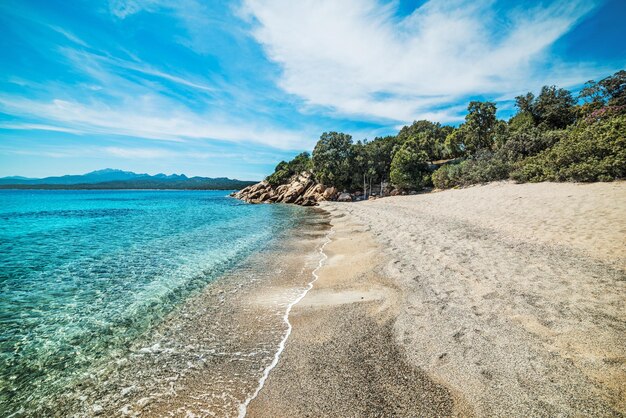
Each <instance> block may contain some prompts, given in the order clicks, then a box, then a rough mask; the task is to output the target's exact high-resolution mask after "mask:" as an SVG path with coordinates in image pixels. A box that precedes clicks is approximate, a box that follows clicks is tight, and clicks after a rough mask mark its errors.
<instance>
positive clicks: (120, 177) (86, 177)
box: [0, 168, 255, 190]
mask: <svg viewBox="0 0 626 418" xmlns="http://www.w3.org/2000/svg"><path fill="white" fill-rule="evenodd" d="M254 183H255V182H253V181H245V180H238V179H230V178H228V177H216V178H213V177H199V176H194V177H187V176H186V175H185V174H169V175H168V174H164V173H158V174H155V175H150V174H146V173H134V172H132V171H123V170H118V169H113V168H105V169H101V170H95V171H91V172H89V173H85V174H67V175H63V176H50V177H44V178H28V177H22V176H9V177H2V178H0V188H2V189H9V188H15V189H109V188H110V189H192V190H209V189H214V190H233V189H240V188H243V187H246V186H248V185H251V184H254Z"/></svg>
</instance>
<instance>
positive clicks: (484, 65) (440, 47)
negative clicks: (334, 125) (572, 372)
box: [241, 0, 598, 121]
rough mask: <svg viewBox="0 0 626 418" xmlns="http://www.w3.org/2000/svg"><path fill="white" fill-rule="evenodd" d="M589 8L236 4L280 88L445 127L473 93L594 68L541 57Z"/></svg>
mask: <svg viewBox="0 0 626 418" xmlns="http://www.w3.org/2000/svg"><path fill="white" fill-rule="evenodd" d="M594 7H595V3H594V2H589V1H585V2H583V1H580V0H574V1H554V2H552V3H551V4H547V5H545V4H537V5H535V6H533V7H529V6H528V3H525V4H524V5H519V6H514V7H509V8H508V10H507V7H506V6H505V5H503V4H500V3H497V2H495V1H480V0H479V1H467V0H454V1H443V0H431V1H428V2H426V3H425V4H423V5H422V6H421V7H419V8H417V9H416V10H414V11H413V12H412V13H411V14H409V15H408V16H404V17H398V15H397V10H396V9H397V3H396V2H391V3H384V4H383V3H380V2H379V1H376V0H343V1H332V0H326V1H317V0H316V1H313V0H301V1H297V2H293V1H289V0H245V2H244V5H243V7H242V12H241V14H242V16H243V17H244V18H247V19H248V20H249V21H251V22H252V24H253V27H254V29H253V32H252V33H253V36H254V37H255V39H256V40H257V41H258V42H259V43H261V44H262V45H263V47H264V49H265V51H266V54H267V56H268V57H269V59H271V60H272V61H274V62H275V63H277V64H278V65H280V67H281V69H282V74H281V77H280V79H279V80H278V83H279V85H280V86H281V87H282V88H283V89H284V90H285V91H287V92H288V93H291V94H295V95H297V96H300V97H301V98H303V99H305V101H306V103H307V104H308V105H310V106H321V107H324V108H326V109H328V110H329V112H332V113H338V114H341V115H358V116H365V117H370V118H381V119H390V120H397V121H410V120H412V119H414V118H418V117H429V118H433V119H435V120H440V121H446V120H448V121H449V120H454V119H458V118H459V115H460V114H461V112H460V111H459V110H458V109H453V108H451V107H450V106H451V105H453V104H454V103H457V102H458V101H459V99H462V98H464V97H470V96H472V95H478V94H481V95H491V96H502V95H508V96H509V98H511V97H512V96H513V95H515V94H517V93H519V92H521V91H523V90H524V89H526V90H528V89H535V88H538V87H539V86H541V85H542V84H543V83H546V82H550V83H553V82H557V83H560V84H562V85H568V84H572V83H580V81H581V80H584V79H585V77H588V76H589V74H593V73H594V71H595V72H597V71H598V70H597V69H596V70H593V69H591V68H590V67H589V66H585V65H584V64H576V65H567V64H565V63H560V62H558V61H557V60H555V58H554V57H552V56H550V53H549V47H550V46H551V45H552V44H553V43H554V42H555V41H556V40H558V39H559V38H560V37H561V36H563V35H564V34H565V33H567V32H568V31H569V30H571V29H572V28H573V27H574V26H575V25H576V24H577V22H578V21H579V20H580V19H581V18H582V17H583V16H585V14H587V13H588V12H589V11H590V10H592V9H593V8H594Z"/></svg>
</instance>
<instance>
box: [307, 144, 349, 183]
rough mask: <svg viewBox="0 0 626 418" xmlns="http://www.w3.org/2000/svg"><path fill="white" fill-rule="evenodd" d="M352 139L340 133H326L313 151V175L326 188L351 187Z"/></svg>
mask: <svg viewBox="0 0 626 418" xmlns="http://www.w3.org/2000/svg"><path fill="white" fill-rule="evenodd" d="M351 154H352V137H351V136H350V135H347V134H344V133H339V132H324V133H323V134H322V135H321V136H320V139H319V141H317V144H316V145H315V148H314V149H313V158H312V161H313V173H314V174H315V177H316V178H317V180H318V181H319V182H320V183H322V184H325V185H326V186H334V187H337V188H339V189H345V188H348V187H350V182H351V177H352V176H351V162H352V161H351Z"/></svg>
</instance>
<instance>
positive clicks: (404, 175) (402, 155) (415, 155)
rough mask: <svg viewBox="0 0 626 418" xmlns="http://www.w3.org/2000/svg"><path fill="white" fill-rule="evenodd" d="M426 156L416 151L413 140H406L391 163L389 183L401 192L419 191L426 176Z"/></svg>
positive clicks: (422, 152)
mask: <svg viewBox="0 0 626 418" xmlns="http://www.w3.org/2000/svg"><path fill="white" fill-rule="evenodd" d="M427 161H428V155H427V154H426V153H425V152H424V151H421V150H418V149H417V144H416V143H415V141H414V140H413V139H409V140H407V141H406V142H405V143H404V144H403V145H402V146H401V147H400V149H399V150H398V151H397V152H396V153H395V155H394V156H393V160H392V161H391V173H390V177H391V182H392V183H393V184H394V185H395V186H396V187H397V188H399V189H401V190H409V189H415V190H420V189H421V188H423V187H424V184H425V181H424V179H425V177H427V176H428V163H427Z"/></svg>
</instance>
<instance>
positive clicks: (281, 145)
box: [0, 94, 310, 149]
mask: <svg viewBox="0 0 626 418" xmlns="http://www.w3.org/2000/svg"><path fill="white" fill-rule="evenodd" d="M0 109H1V110H2V111H4V112H6V113H9V114H12V115H18V116H21V117H27V118H40V119H44V120H46V121H47V122H48V123H46V124H35V125H34V124H30V123H12V124H11V126H10V128H11V129H25V130H30V129H44V130H58V131H65V132H72V133H83V134H85V133H91V134H114V135H126V136H133V137H137V138H146V139H156V140H165V141H174V142H182V141H186V140H191V139H219V140H223V141H230V142H252V143H259V144H263V145H270V146H272V147H275V148H278V149H300V148H303V147H306V146H308V145H310V144H308V142H310V139H305V138H303V137H302V133H301V132H290V131H286V130H279V129H274V128H271V127H267V126H263V125H255V124H254V123H242V121H240V120H234V119H232V118H231V117H229V116H226V115H221V116H220V115H202V114H196V113H194V112H191V111H189V110H187V109H185V108H184V107H180V106H176V104H175V103H172V102H165V101H164V100H163V99H162V98H161V97H159V96H154V95H147V94H146V95H144V96H142V97H132V98H130V97H129V98H126V100H125V101H124V102H121V103H118V104H116V105H115V106H111V105H105V104H103V103H101V102H96V103H93V104H85V103H79V102H76V101H66V100H60V99H54V100H52V101H48V102H43V101H36V100H30V99H24V98H15V97H0Z"/></svg>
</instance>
